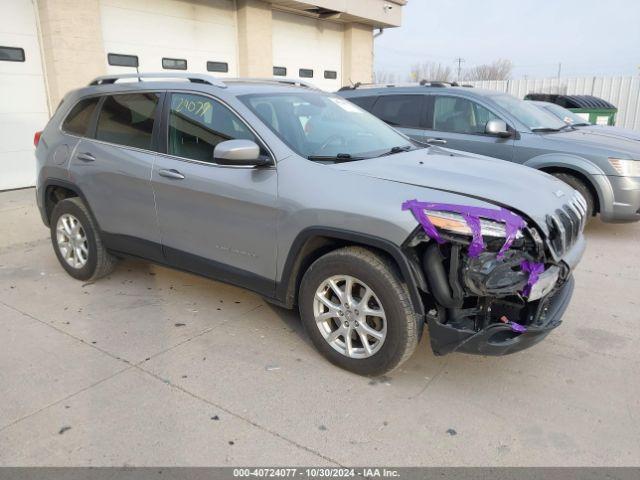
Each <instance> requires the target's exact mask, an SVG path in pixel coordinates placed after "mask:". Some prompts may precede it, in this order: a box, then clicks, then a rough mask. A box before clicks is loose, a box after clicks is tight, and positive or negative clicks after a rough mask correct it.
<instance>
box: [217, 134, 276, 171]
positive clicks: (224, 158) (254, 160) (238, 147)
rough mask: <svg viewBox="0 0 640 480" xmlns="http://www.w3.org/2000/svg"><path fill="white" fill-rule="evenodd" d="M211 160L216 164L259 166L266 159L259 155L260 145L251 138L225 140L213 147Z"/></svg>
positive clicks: (264, 162) (265, 163) (264, 163)
mask: <svg viewBox="0 0 640 480" xmlns="http://www.w3.org/2000/svg"><path fill="white" fill-rule="evenodd" d="M213 161H214V162H215V163H217V164H218V165H230V166H234V165H235V166H260V165H267V164H268V163H269V161H268V160H266V159H263V158H261V157H260V147H259V146H258V145H257V144H256V142H253V141H251V140H226V141H224V142H220V143H219V144H217V145H216V147H215V148H214V149H213Z"/></svg>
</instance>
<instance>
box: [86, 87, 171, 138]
mask: <svg viewBox="0 0 640 480" xmlns="http://www.w3.org/2000/svg"><path fill="white" fill-rule="evenodd" d="M158 100H159V97H158V94H156V93H128V94H122V95H113V96H109V97H107V98H106V99H105V101H104V103H103V104H102V110H100V116H99V117H98V126H97V129H96V139H97V140H103V141H105V142H110V143H116V144H118V145H126V146H129V147H136V148H143V149H145V150H150V149H151V134H152V132H153V123H154V118H155V114H156V108H157V107H158Z"/></svg>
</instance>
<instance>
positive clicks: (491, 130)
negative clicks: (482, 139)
mask: <svg viewBox="0 0 640 480" xmlns="http://www.w3.org/2000/svg"><path fill="white" fill-rule="evenodd" d="M484 133H486V134H488V135H495V136H496V137H500V138H507V137H510V136H511V132H510V131H509V129H508V128H507V124H506V123H505V122H504V120H499V119H497V118H494V119H493V120H489V121H488V122H487V124H486V125H485V127H484Z"/></svg>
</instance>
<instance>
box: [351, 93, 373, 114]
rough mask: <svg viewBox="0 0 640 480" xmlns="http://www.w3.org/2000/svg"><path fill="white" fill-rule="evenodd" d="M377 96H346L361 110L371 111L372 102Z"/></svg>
mask: <svg viewBox="0 0 640 480" xmlns="http://www.w3.org/2000/svg"><path fill="white" fill-rule="evenodd" d="M376 98H378V97H350V98H347V100H349V101H350V102H351V103H355V104H356V105H358V106H359V107H360V108H362V109H363V110H366V111H367V112H371V110H373V104H374V103H376Z"/></svg>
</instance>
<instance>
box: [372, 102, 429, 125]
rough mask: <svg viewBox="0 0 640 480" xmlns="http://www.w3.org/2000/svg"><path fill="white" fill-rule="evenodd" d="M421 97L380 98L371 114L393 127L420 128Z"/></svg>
mask: <svg viewBox="0 0 640 480" xmlns="http://www.w3.org/2000/svg"><path fill="white" fill-rule="evenodd" d="M423 99H424V96H423V95H387V96H384V97H380V98H379V99H378V101H377V102H376V104H375V106H374V107H373V114H374V115H375V116H376V117H378V118H380V119H381V120H383V121H385V122H387V123H388V124H389V125H393V126H394V127H410V128H420V118H421V112H422V102H423Z"/></svg>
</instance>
